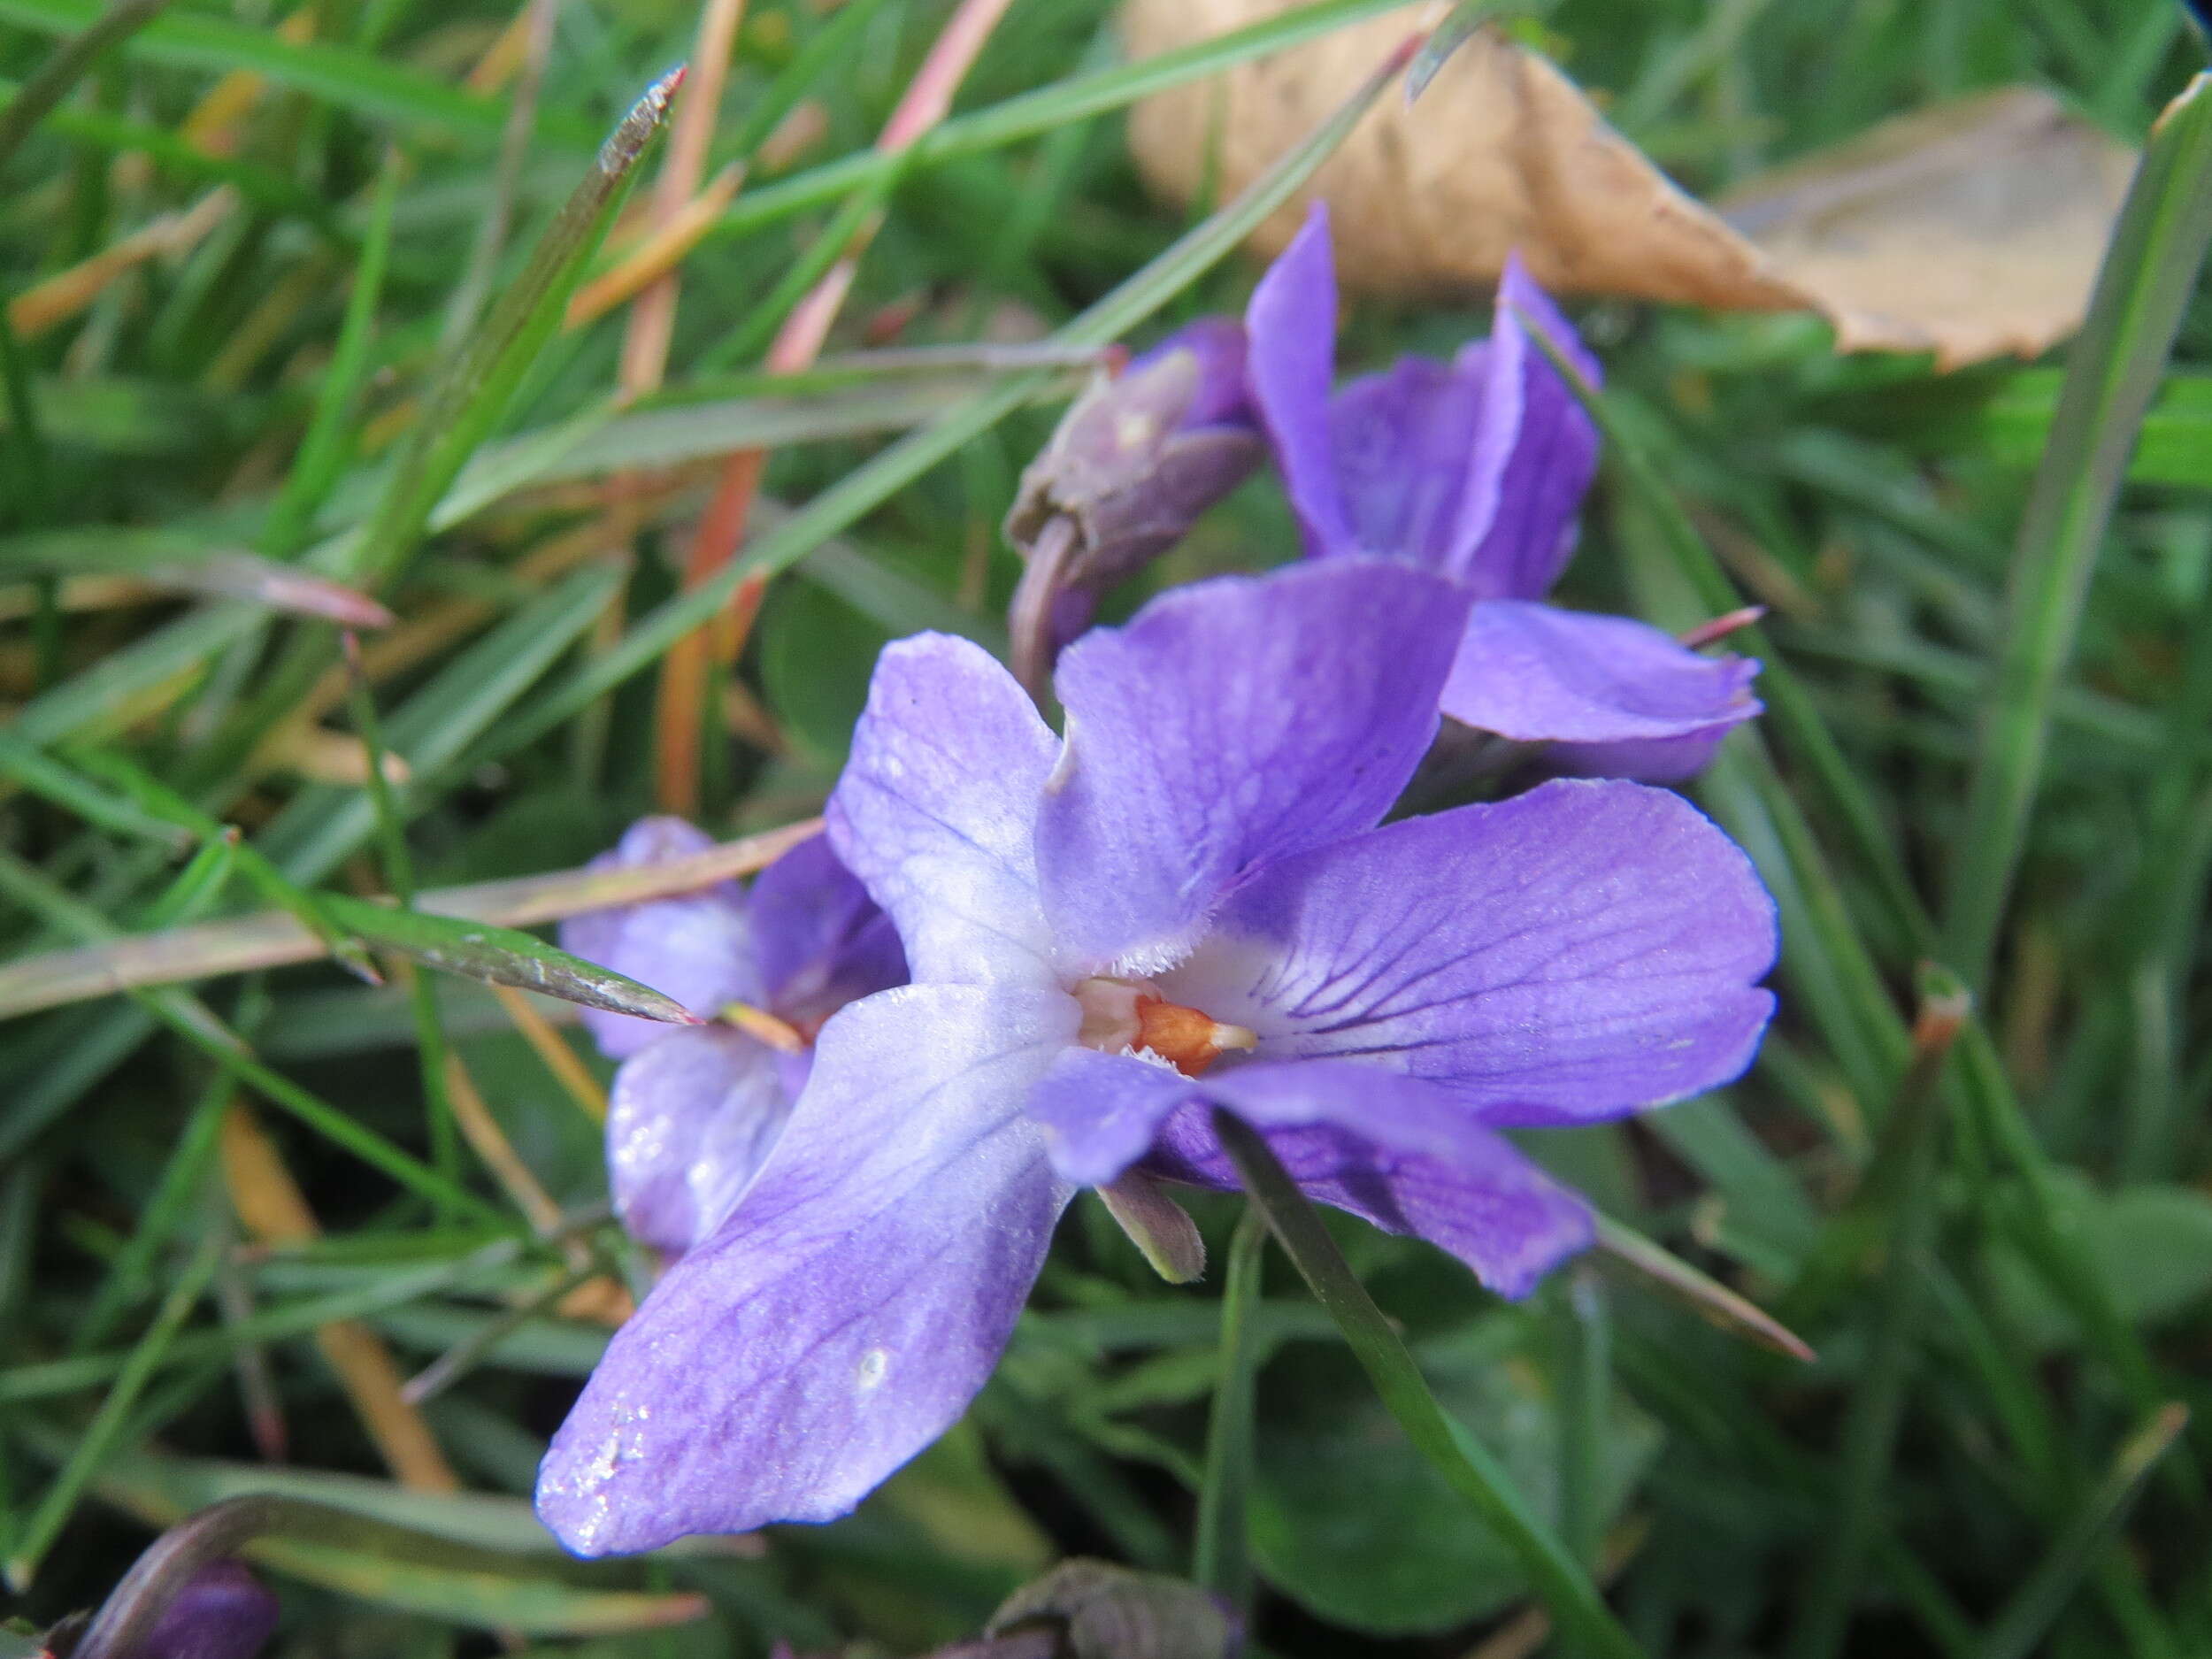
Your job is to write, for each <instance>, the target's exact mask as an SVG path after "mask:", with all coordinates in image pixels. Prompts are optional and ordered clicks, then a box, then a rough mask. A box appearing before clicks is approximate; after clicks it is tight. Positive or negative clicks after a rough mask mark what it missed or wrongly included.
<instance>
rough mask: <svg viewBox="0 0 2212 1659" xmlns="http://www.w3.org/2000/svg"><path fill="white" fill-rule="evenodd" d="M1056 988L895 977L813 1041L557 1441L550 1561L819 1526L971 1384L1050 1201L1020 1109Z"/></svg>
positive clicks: (1039, 1145) (1059, 1019)
mask: <svg viewBox="0 0 2212 1659" xmlns="http://www.w3.org/2000/svg"><path fill="white" fill-rule="evenodd" d="M1077 1023H1078V1015H1077V1010H1076V1006H1075V1003H1074V1002H1073V1000H1072V999H1071V998H1069V997H1066V996H1064V995H1060V994H1058V993H1056V992H1038V991H1033V990H1017V989H1010V988H1005V987H982V986H949V985H932V986H908V987H901V988H899V989H897V990H892V991H886V992H883V993H882V994H881V995H877V996H872V997H870V998H868V999H867V1000H866V1001H865V1002H855V1003H853V1004H851V1005H850V1006H849V1007H848V1008H847V1009H845V1010H843V1011H842V1012H841V1013H840V1014H838V1015H836V1016H835V1017H834V1018H832V1019H831V1020H830V1022H829V1024H828V1025H826V1026H825V1027H823V1030H822V1035H821V1041H820V1042H819V1044H818V1048H817V1053H816V1058H815V1066H814V1075H813V1079H812V1080H811V1081H810V1084H809V1085H808V1087H807V1091H806V1094H805V1096H804V1097H803V1099H802V1101H801V1102H800V1103H799V1106H798V1109H797V1110H795V1112H794V1113H793V1115H792V1118H791V1122H790V1125H789V1126H788V1127H787V1129H786V1130H785V1132H784V1135H783V1138H782V1140H780V1141H778V1142H777V1144H776V1149H775V1151H774V1152H773V1153H772V1155H771V1156H770V1157H769V1160H768V1162H767V1164H764V1166H763V1167H762V1169H761V1171H760V1174H759V1176H758V1177H757V1179H755V1181H754V1183H753V1185H752V1187H750V1189H749V1190H748V1191H747V1193H746V1194H745V1196H744V1199H743V1201H742V1202H740V1203H739V1205H738V1206H737V1208H736V1209H735V1210H733V1211H732V1212H731V1213H730V1215H729V1216H728V1217H727V1218H726V1220H725V1221H724V1222H723V1223H722V1225H721V1226H720V1227H718V1229H717V1230H716V1231H715V1233H714V1234H713V1236H712V1237H711V1238H710V1239H708V1240H706V1241H705V1242H704V1243H703V1244H701V1245H700V1246H699V1247H698V1248H696V1249H695V1250H693V1251H692V1252H691V1253H690V1254H689V1255H687V1256H685V1257H684V1258H683V1259H682V1260H681V1261H680V1262H679V1263H676V1264H675V1266H673V1267H672V1268H671V1269H670V1270H669V1271H668V1274H667V1276H666V1277H665V1278H664V1279H662V1280H661V1282H660V1283H659V1284H658V1285H657V1286H655V1287H654V1290H653V1293H652V1294H651V1295H650V1296H649V1297H648V1298H647V1299H646V1302H645V1305H644V1306H643V1307H642V1308H641V1309H640V1310H638V1312H637V1314H636V1316H635V1317H634V1318H632V1319H631V1321H630V1322H629V1323H628V1324H627V1325H624V1326H623V1327H622V1329H621V1330H620V1331H618V1333H616V1334H615V1338H614V1341H613V1342H612V1344H611V1346H610V1347H609V1348H608V1350H607V1355H606V1357H605V1358H604V1359H603V1361H602V1362H601V1363H600V1365H599V1368H598V1369H597V1370H596V1371H594V1372H593V1373H592V1376H591V1379H590V1381H589V1382H588V1383H587V1384H586V1385H585V1386H584V1392H583V1394H582V1396H581V1397H580V1399H579V1400H578V1401H577V1402H576V1406H575V1409H573V1410H572V1412H571V1413H570V1414H569V1418H568V1421H567V1422H566V1423H565V1424H564V1425H562V1427H561V1430H560V1432H558V1433H557V1435H556V1436H555V1437H554V1440H553V1445H552V1448H551V1450H550V1451H549V1452H548V1454H547V1455H546V1459H545V1463H544V1464H543V1466H542V1467H541V1470H540V1471H539V1476H538V1514H539V1516H540V1517H541V1518H542V1519H543V1521H544V1522H545V1524H546V1525H547V1526H549V1528H551V1529H552V1531H553V1532H554V1533H555V1534H556V1535H557V1537H558V1538H559V1539H560V1540H561V1541H562V1542H563V1543H564V1544H565V1545H566V1546H567V1547H568V1548H570V1549H572V1550H574V1551H575V1552H576V1553H578V1554H579V1555H610V1554H618V1553H626V1552H629V1551H633V1550H640V1549H650V1548H655V1547H656V1546H657V1545H661V1544H664V1543H667V1542H669V1541H670V1540H673V1539H677V1538H680V1537H683V1536H685V1535H686V1534H687V1533H692V1532H743V1531H747V1530H749V1529H750V1528H753V1527H757V1526H760V1525H765V1524H767V1523H769V1522H772V1521H826V1520H831V1519H834V1518H835V1517H838V1516H841V1515H843V1514H845V1513H846V1512H847V1511H849V1509H852V1507H853V1506H854V1505H855V1504H856V1503H857V1502H859V1501H860V1500H861V1499H862V1498H863V1497H864V1496H865V1495H866V1494H868V1492H869V1491H871V1490H872V1488H873V1487H874V1486H876V1485H877V1484H878V1483H879V1482H880V1481H881V1480H882V1479H884V1478H885V1477H886V1476H887V1475H888V1474H890V1473H891V1471H893V1470H895V1469H896V1468H897V1467H898V1466H899V1465H900V1464H901V1463H904V1462H905V1461H906V1460H907V1459H908V1458H910V1457H911V1456H913V1455H915V1453H917V1452H918V1451H920V1450H921V1449H922V1448H924V1447H925V1446H926V1445H928V1444H929V1443H930V1441H931V1440H934V1439H935V1438H936V1437H937V1436H938V1435H939V1434H941V1433H942V1432H944V1431H945V1430H946V1429H947V1428H948V1427H949V1426H950V1425H951V1424H952V1423H953V1422H954V1420H955V1419H956V1418H957V1417H959V1415H960V1414H961V1412H962V1411H963V1410H964V1409H966V1407H967V1404H968V1402H969V1401H970V1399H972V1397H973V1396H974V1394H975V1392H976V1390H977V1389H979V1388H980V1387H981V1386H983V1383H984V1381H985V1379H987V1377H988V1376H989V1375H990V1372H991V1369H992V1367H993V1366H994V1365H995V1363H997V1360H998V1356H999V1351H1000V1349H1001V1348H1002V1347H1003V1346H1004V1345H1005V1341H1006V1338H1007V1335H1008V1333H1010V1331H1011V1330H1012V1329H1013V1325H1014V1318H1015V1316H1016V1315H1017V1314H1018V1312H1019V1311H1020V1310H1021V1305H1022V1302H1023V1299H1024V1297H1025V1295H1026V1294H1028V1290H1029V1286H1030V1283H1031V1281H1032V1280H1033V1279H1034V1278H1035V1277H1036V1274H1037V1270H1038V1267H1039V1265H1040V1264H1041V1263H1042V1261H1043V1259H1044V1254H1045V1248H1046V1246H1047V1245H1048V1243H1049V1241H1050V1240H1051V1236H1052V1229H1053V1225H1054V1223H1055V1221H1056V1219H1057V1218H1058V1216H1059V1214H1060V1211H1061V1210H1062V1209H1063V1208H1064V1205H1065V1204H1066V1202H1067V1199H1068V1196H1069V1189H1068V1188H1067V1187H1065V1186H1064V1185H1063V1184H1062V1183H1061V1182H1059V1181H1058V1180H1056V1179H1055V1178H1054V1176H1053V1174H1052V1171H1051V1168H1050V1166H1049V1165H1048V1164H1047V1162H1046V1159H1045V1153H1044V1138H1043V1135H1042V1133H1041V1132H1040V1131H1039V1130H1038V1129H1037V1127H1036V1126H1035V1125H1033V1124H1032V1123H1030V1122H1029V1121H1028V1119H1027V1118H1025V1117H1024V1116H1023V1115H1022V1111H1021V1104H1022V1102H1023V1100H1024V1099H1025V1097H1026V1095H1027V1094H1028V1092H1029V1090H1030V1088H1031V1087H1032V1086H1033V1084H1034V1083H1035V1081H1036V1079H1038V1078H1039V1077H1041V1075H1042V1074H1043V1072H1044V1071H1045V1068H1046V1067H1047V1066H1048V1065H1049V1064H1051V1062H1052V1060H1053V1058H1054V1057H1055V1056H1056V1055H1057V1054H1058V1053H1059V1052H1060V1050H1061V1049H1062V1048H1064V1047H1065V1046H1066V1045H1067V1044H1068V1043H1069V1042H1070V1041H1072V1039H1073V1037H1074V1035H1075V1029H1076V1025H1077Z"/></svg>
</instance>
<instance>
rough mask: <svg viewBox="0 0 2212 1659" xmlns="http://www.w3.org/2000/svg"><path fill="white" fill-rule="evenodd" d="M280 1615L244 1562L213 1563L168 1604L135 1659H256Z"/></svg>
mask: <svg viewBox="0 0 2212 1659" xmlns="http://www.w3.org/2000/svg"><path fill="white" fill-rule="evenodd" d="M280 1610H281V1609H280V1605H279V1603H278V1601H277V1598H276V1596H275V1594H273V1592H272V1591H271V1590H270V1589H269V1588H268V1586H265V1585H264V1584H263V1583H262V1582H261V1580H260V1579H258V1578H255V1577H254V1576H253V1574H252V1573H251V1572H250V1571H248V1570H247V1568H246V1566H245V1564H244V1563H242V1562H236V1561H212V1562H210V1563H208V1564H207V1565H206V1566H204V1567H203V1568H201V1569H200V1570H199V1571H197V1572H196V1573H194V1574H193V1575H192V1577H191V1578H189V1579H188V1580H187V1581H186V1583H185V1585H184V1587H183V1588H181V1589H180V1590H179V1591H178V1592H177V1593H176V1594H175V1595H173V1596H172V1597H171V1598H170V1600H169V1605H168V1606H166V1607H165V1608H163V1609H161V1613H160V1615H159V1617H157V1618H156V1619H155V1620H154V1627H153V1629H151V1630H150V1631H149V1632H147V1633H146V1638H145V1640H143V1641H142V1642H140V1643H139V1644H138V1645H137V1646H136V1647H134V1649H133V1650H132V1653H133V1655H134V1659H254V1655H256V1654H257V1653H259V1652H260V1651H261V1650H262V1648H263V1647H265V1646H266V1645H267V1644H268V1640H269V1638H270V1637H271V1636H273V1635H274V1634H275V1633H276V1627H277V1615H278V1613H279V1612H280Z"/></svg>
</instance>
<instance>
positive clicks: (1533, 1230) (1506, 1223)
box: [1145, 1068, 1594, 1297]
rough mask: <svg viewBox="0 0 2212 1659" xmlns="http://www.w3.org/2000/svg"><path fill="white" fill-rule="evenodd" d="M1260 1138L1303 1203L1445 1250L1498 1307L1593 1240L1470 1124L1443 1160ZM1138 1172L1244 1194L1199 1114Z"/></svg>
mask: <svg viewBox="0 0 2212 1659" xmlns="http://www.w3.org/2000/svg"><path fill="white" fill-rule="evenodd" d="M1363 1069H1364V1068H1363ZM1240 1115H1241V1114H1240ZM1260 1136H1261V1138H1262V1139H1263V1140H1264V1141H1266V1142H1267V1144H1268V1146H1269V1148H1271V1150H1272V1151H1273V1152H1274V1154H1275V1156H1277V1157H1278V1158H1280V1159H1281V1160H1282V1163H1283V1167H1284V1168H1285V1169H1286V1171H1289V1173H1290V1176H1291V1179H1294V1180H1295V1181H1296V1182H1297V1183H1298V1186H1299V1189H1300V1190H1301V1191H1302V1192H1303V1193H1304V1194H1306V1196H1308V1197H1309V1198H1311V1199H1313V1200H1315V1201H1316V1202H1319V1203H1324V1204H1329V1205H1332V1206H1333V1207H1334V1208H1336V1209H1338V1210H1348V1211H1349V1212H1350V1213H1351V1214H1353V1215H1356V1216H1358V1217H1361V1218H1363V1220H1366V1221H1370V1222H1372V1223H1373V1224H1374V1225H1376V1226H1379V1227H1380V1228H1382V1229H1383V1230H1384V1231H1385V1232H1386V1233H1410V1234H1412V1235H1413V1236H1414V1237H1416V1238H1419V1239H1425V1240H1428V1241H1429V1242H1430V1243H1432V1244H1433V1245H1436V1246H1438V1247H1439V1248H1441V1249H1445V1250H1448V1251H1450V1252H1451V1253H1452V1254H1453V1255H1454V1256H1457V1257H1458V1258H1459V1259H1460V1260H1461V1261H1463V1262H1464V1263H1466V1264H1467V1265H1468V1266H1469V1267H1470V1268H1471V1269H1473V1270H1474V1273H1475V1276H1476V1277H1477V1278H1478V1279H1480V1280H1481V1281H1482V1282H1483V1283H1484V1284H1485V1285H1486V1286H1489V1287H1490V1288H1491V1289H1492V1290H1494V1291H1495V1292H1497V1293H1498V1294H1500V1295H1501V1296H1509V1297H1521V1296H1525V1295H1527V1294H1529V1292H1530V1291H1532V1290H1533V1289H1535V1287H1536V1285H1537V1281H1538V1280H1540V1279H1542V1278H1543V1276H1544V1275H1545V1274H1546V1273H1548V1272H1549V1271H1551V1270H1552V1269H1553V1268H1554V1267H1555V1266H1557V1265H1558V1264H1559V1263H1561V1262H1562V1261H1564V1260H1565V1259H1566V1258H1567V1257H1568V1256H1573V1255H1575V1254H1577V1253H1578V1252H1579V1251H1582V1250H1586V1249H1587V1248H1589V1247H1590V1244H1591V1243H1592V1241H1593V1240H1594V1227H1593V1225H1592V1222H1591V1218H1590V1212H1589V1210H1588V1209H1587V1208H1586V1206H1585V1205H1584V1204H1583V1202H1582V1201H1581V1200H1580V1199H1578V1198H1577V1197H1576V1196H1575V1195H1574V1194H1572V1193H1571V1192H1569V1191H1568V1190H1567V1189H1566V1188H1565V1187H1562V1186H1560V1185H1559V1184H1558V1183H1557V1182H1556V1181H1555V1180H1553V1179H1551V1177H1550V1176H1548V1175H1547V1174H1545V1173H1544V1171H1541V1170H1540V1169H1538V1168H1537V1167H1536V1165H1535V1164H1532V1163H1531V1162H1530V1161H1529V1160H1528V1159H1527V1158H1525V1157H1524V1156H1522V1155H1521V1154H1520V1153H1519V1152H1518V1151H1517V1150H1516V1149H1515V1148H1514V1147H1513V1146H1512V1144H1511V1143H1510V1142H1509V1141H1507V1140H1506V1139H1505V1138H1504V1137H1503V1136H1502V1135H1498V1134H1494V1133H1490V1132H1489V1131H1488V1130H1486V1129H1482V1128H1479V1127H1478V1126H1475V1125H1469V1126H1468V1127H1467V1128H1466V1130H1465V1131H1464V1133H1463V1137H1462V1138H1461V1140H1460V1141H1459V1142H1458V1144H1457V1145H1456V1147H1455V1149H1454V1150H1453V1152H1452V1154H1451V1155H1450V1156H1432V1155H1428V1154H1424V1153H1419V1152H1405V1151H1400V1150H1397V1149H1394V1148H1391V1147H1389V1146H1386V1145H1380V1144H1378V1143H1377V1142H1375V1141H1371V1140H1369V1139H1367V1138H1366V1137H1365V1136H1364V1135H1363V1134H1361V1133H1359V1132H1358V1131H1356V1130H1354V1129H1349V1128H1346V1127H1344V1126H1343V1125H1339V1124H1334V1123H1327V1122H1317V1123H1312V1124H1310V1125H1278V1126H1273V1127H1268V1126H1262V1127H1261V1128H1260ZM1145 1167H1146V1168H1147V1169H1148V1170H1149V1171H1151V1172H1153V1173H1155V1174H1157V1175H1161V1176H1164V1177H1166V1178H1167V1179H1171V1180H1184V1181H1193V1182H1195V1183H1197V1184H1198V1185H1200V1186H1204V1187H1217V1188H1220V1189H1222V1190H1225V1191H1233V1190H1234V1189H1235V1188H1236V1187H1237V1186H1238V1184H1239V1183H1238V1181H1237V1177H1236V1170H1235V1166H1234V1165H1233V1164H1231V1163H1230V1162H1229V1158H1228V1155H1227V1154H1226V1153H1225V1152H1224V1151H1223V1150H1222V1148H1221V1143H1220V1141H1219V1140H1218V1139H1217V1137H1216V1135H1215V1133H1214V1128H1213V1121H1212V1116H1211V1113H1210V1111H1209V1110H1207V1109H1206V1108H1205V1107H1203V1106H1186V1107H1184V1108H1182V1109H1181V1110H1179V1111H1178V1112H1176V1113H1175V1114H1174V1116H1172V1117H1171V1118H1169V1119H1168V1120H1167V1122H1166V1123H1165V1124H1164V1125H1162V1127H1161V1130H1160V1133H1159V1137H1158V1140H1157V1142H1156V1149H1155V1151H1154V1153H1153V1155H1152V1156H1151V1158H1150V1159H1149V1160H1148V1162H1147V1164H1146V1165H1145Z"/></svg>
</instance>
